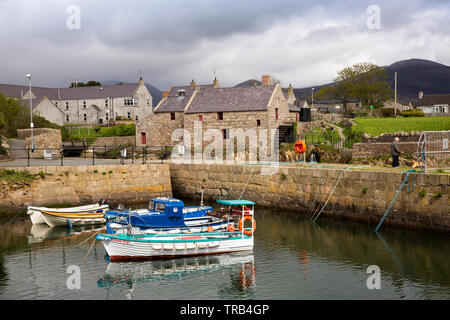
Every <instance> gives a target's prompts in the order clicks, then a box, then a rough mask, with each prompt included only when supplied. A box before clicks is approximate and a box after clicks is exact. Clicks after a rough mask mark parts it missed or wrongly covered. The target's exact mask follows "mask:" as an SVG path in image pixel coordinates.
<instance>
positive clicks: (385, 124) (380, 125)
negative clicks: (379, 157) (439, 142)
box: [354, 117, 450, 136]
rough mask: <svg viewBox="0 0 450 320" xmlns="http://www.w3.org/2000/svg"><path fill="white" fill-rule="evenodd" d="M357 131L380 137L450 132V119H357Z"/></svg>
mask: <svg viewBox="0 0 450 320" xmlns="http://www.w3.org/2000/svg"><path fill="white" fill-rule="evenodd" d="M354 121H355V123H356V124H357V127H356V130H357V131H359V132H364V133H368V134H370V135H371V136H379V135H380V134H382V133H392V132H398V131H405V132H409V131H440V130H450V117H423V118H356V119H354Z"/></svg>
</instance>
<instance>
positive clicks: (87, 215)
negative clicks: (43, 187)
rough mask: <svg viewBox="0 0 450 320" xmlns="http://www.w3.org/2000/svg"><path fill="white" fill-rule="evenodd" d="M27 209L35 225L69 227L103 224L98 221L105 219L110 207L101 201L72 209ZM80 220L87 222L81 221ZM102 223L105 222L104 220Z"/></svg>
mask: <svg viewBox="0 0 450 320" xmlns="http://www.w3.org/2000/svg"><path fill="white" fill-rule="evenodd" d="M27 209H28V210H27V213H28V215H29V216H30V219H31V222H32V223H33V224H41V223H46V224H48V225H49V226H51V227H56V226H67V225H69V224H70V223H71V224H72V225H85V224H95V223H101V222H99V221H98V220H97V219H99V218H100V217H101V218H103V215H104V213H105V212H106V210H108V209H109V205H108V204H107V203H105V202H104V201H103V200H101V201H100V202H99V203H96V204H90V205H85V206H78V207H70V208H48V207H37V206H28V207H27ZM68 219H69V220H68ZM80 219H85V220H81V221H80ZM72 220H73V221H72ZM102 222H105V219H104V218H103V221H102Z"/></svg>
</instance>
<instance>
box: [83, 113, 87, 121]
mask: <svg viewBox="0 0 450 320" xmlns="http://www.w3.org/2000/svg"><path fill="white" fill-rule="evenodd" d="M83 121H87V114H86V113H84V114H83Z"/></svg>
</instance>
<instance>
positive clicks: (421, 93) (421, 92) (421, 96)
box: [419, 90, 423, 99]
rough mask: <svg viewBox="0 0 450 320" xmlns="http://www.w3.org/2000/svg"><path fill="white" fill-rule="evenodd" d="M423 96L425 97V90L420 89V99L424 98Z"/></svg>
mask: <svg viewBox="0 0 450 320" xmlns="http://www.w3.org/2000/svg"><path fill="white" fill-rule="evenodd" d="M422 98H423V91H422V90H420V91H419V99H422Z"/></svg>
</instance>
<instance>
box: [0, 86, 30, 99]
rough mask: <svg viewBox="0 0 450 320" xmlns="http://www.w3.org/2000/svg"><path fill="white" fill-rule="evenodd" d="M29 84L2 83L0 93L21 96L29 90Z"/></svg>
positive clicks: (7, 95) (14, 96)
mask: <svg viewBox="0 0 450 320" xmlns="http://www.w3.org/2000/svg"><path fill="white" fill-rule="evenodd" d="M28 89H29V87H27V86H18V85H14V84H0V93H1V94H2V95H4V96H5V97H8V98H21V97H22V95H24V94H25V93H26V92H27V91H28Z"/></svg>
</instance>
